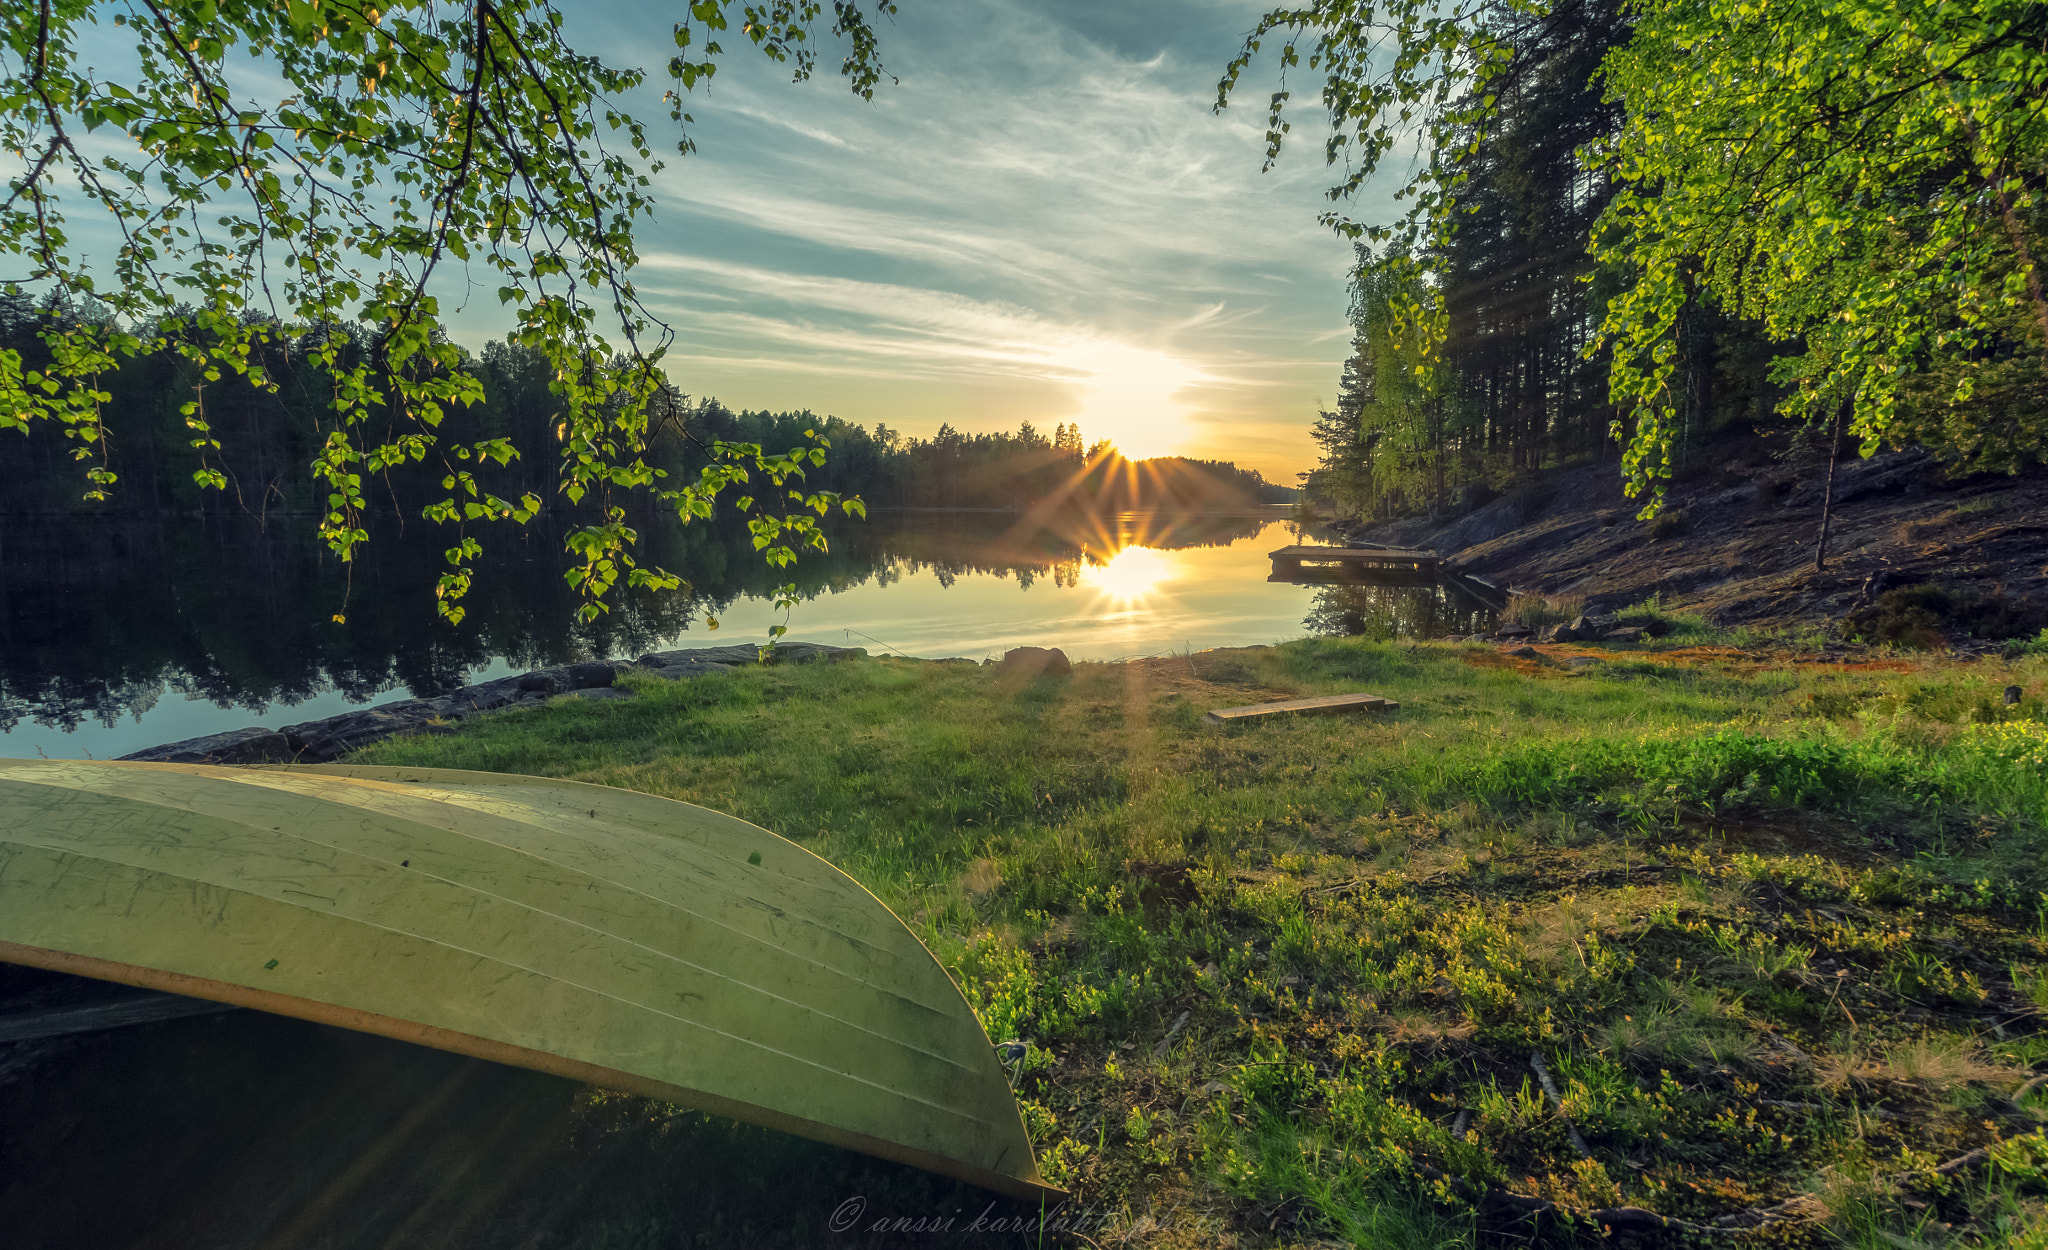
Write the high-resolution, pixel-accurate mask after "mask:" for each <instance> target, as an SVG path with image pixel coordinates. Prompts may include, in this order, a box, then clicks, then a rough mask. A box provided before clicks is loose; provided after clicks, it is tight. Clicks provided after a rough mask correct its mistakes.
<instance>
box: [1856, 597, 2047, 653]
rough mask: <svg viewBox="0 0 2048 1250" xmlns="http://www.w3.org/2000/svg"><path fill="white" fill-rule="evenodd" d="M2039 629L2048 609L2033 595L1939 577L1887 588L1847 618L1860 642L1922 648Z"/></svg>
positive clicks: (2018, 635) (2019, 634)
mask: <svg viewBox="0 0 2048 1250" xmlns="http://www.w3.org/2000/svg"><path fill="white" fill-rule="evenodd" d="M2037 630H2043V631H2048V610H2044V609H2043V608H2041V607H2039V606H2038V605H2036V604H2034V603H2033V602H2032V601H2030V600H2026V599H2014V598H2011V597H2009V596H2006V595H2003V594H1992V595H1982V596H1980V595H1977V594H1975V593H1973V592H1971V591H1967V590H1950V589H1949V588H1948V587H1946V586H1939V585H1936V584H1935V583H1933V582H1922V583H1920V584H1919V585H1917V586H1901V587H1899V588H1898V589H1897V590H1887V591H1885V592H1884V593H1883V594H1882V595H1879V596H1878V597H1877V602H1876V603H1873V604H1871V605H1870V606H1869V607H1867V608H1863V609H1861V610H1860V611H1857V612H1853V613H1851V614H1850V615H1849V618H1848V619H1847V620H1846V621H1844V622H1843V632H1844V633H1845V634H1846V635H1847V636H1848V637H1850V638H1852V639H1855V640H1857V641H1859V642H1883V643H1891V644H1892V645H1894V646H1899V647H1912V648H1916V649H1919V650H1931V649H1933V648H1936V647H1940V646H1943V645H1945V643H1946V641H1947V639H1948V637H1949V636H1951V635H1957V634H1968V635H1972V636H1975V637H1978V638H2022V637H2026V636H2027V635H2029V634H2033V633H2034V632H2035V631H2037Z"/></svg>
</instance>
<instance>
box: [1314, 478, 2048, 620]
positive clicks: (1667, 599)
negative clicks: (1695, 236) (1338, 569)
mask: <svg viewBox="0 0 2048 1250" xmlns="http://www.w3.org/2000/svg"><path fill="white" fill-rule="evenodd" d="M1720 452H1721V454H1719V455H1717V456H1715V457H1712V458H1710V459H1709V462H1708V464H1707V465H1705V466H1703V467H1700V468H1696V469H1695V470H1694V471H1693V472H1692V473H1691V474H1690V475H1689V476H1687V477H1683V478H1681V480H1680V481H1679V482H1678V483H1676V484H1675V485H1674V486H1673V488H1672V490H1671V492H1670V494H1669V496H1668V501H1667V506H1666V515H1665V516H1663V517H1660V518H1658V519H1657V520H1653V521H1642V520H1638V519H1636V515H1635V514H1636V511H1637V508H1638V507H1639V506H1640V501H1638V500H1630V499H1627V498H1625V497H1624V496H1623V494H1622V490H1621V480H1620V474H1619V472H1618V471H1617V469H1616V467H1615V466H1614V465H1613V464H1612V463H1606V464H1598V465H1590V466H1585V467H1581V468H1576V469H1569V470H1562V471H1559V472H1557V473H1555V474H1552V475H1551V476H1549V477H1547V478H1544V479H1543V480H1541V481H1537V482H1533V483H1529V484H1527V485H1525V486H1522V487H1520V488H1517V489H1516V490H1514V491H1513V492H1511V493H1509V494H1507V495H1505V496H1503V497H1501V498H1499V499H1496V500H1494V501H1492V502H1490V503H1488V504H1486V505H1485V506H1483V507H1479V508H1476V509H1474V510H1472V511H1469V512H1467V513H1466V514H1464V515H1462V516H1458V517H1455V518H1451V519H1442V518H1438V519H1431V518H1411V519H1407V520H1402V521H1396V522H1389V523H1381V524H1377V525H1361V524H1356V523H1351V524H1343V523H1340V524H1339V525H1337V526H1335V527H1334V528H1336V529H1337V530H1338V531H1339V532H1340V533H1342V534H1343V535H1344V536H1345V537H1346V538H1348V539H1350V540H1352V541H1360V542H1381V543H1390V544H1396V545H1401V546H1413V547H1423V548H1432V549H1434V550H1436V551H1438V552H1440V553H1442V554H1444V555H1445V556H1447V557H1449V558H1450V559H1451V561H1452V563H1453V565H1454V566H1455V567H1456V568H1458V569H1459V570H1461V571H1464V572H1468V573H1472V574H1476V575H1478V576H1480V577H1484V578H1486V579H1488V580H1489V581H1492V582H1494V583H1496V584H1498V585H1500V586H1502V587H1505V588H1510V589H1512V590H1515V591H1520V592H1525V593H1533V594H1543V595H1546V596H1584V597H1585V600H1586V606H1587V607H1588V608H1589V609H1603V608H1605V609H1612V608H1617V607H1622V606H1626V605H1629V604H1634V603H1638V602H1641V601H1643V600H1645V599H1648V598H1650V597H1651V596H1658V597H1660V598H1661V600H1662V602H1663V603H1664V605H1665V606H1666V607H1669V608H1677V609H1682V610H1692V611H1698V612H1700V613H1702V614H1703V615H1705V616H1706V617H1707V618H1708V619H1709V620H1710V621H1711V622H1713V623H1715V624H1719V625H1754V626H1760V627H1766V628H1769V627H1785V626H1792V625H1798V624H1805V623H1814V622H1816V621H1818V620H1826V619H1838V618H1841V617H1843V616H1845V615H1847V614H1848V613H1850V612H1852V611H1855V610H1856V609H1858V608H1861V607H1865V606H1867V605H1868V604H1869V603H1871V602H1872V601H1873V600H1874V599H1875V598H1876V597H1877V596H1878V594H1879V593H1881V592H1882V591H1883V590H1884V589H1886V588H1887V587H1901V586H1910V585H1916V584H1920V583H1934V584H1937V585H1941V586H1945V587H1948V588H1949V589H1951V590H1954V591H1961V592H1964V594H1965V597H1969V596H1975V597H1976V598H1978V599H1980V600H1983V599H1988V598H1990V597H1991V596H2003V597H2005V598H2006V599H2007V600H2009V601H2014V602H2016V603H2017V604H2018V605H2020V606H2021V608H2022V611H2021V612H2020V613H2019V616H2020V618H2022V619H2031V614H2034V613H2048V471H2043V470H2041V469H2039V468H2037V469H2035V470H2032V471H2030V472H2027V473H2023V474H2020V475H2017V476H2011V477H2007V476H1980V477H1975V478H1970V479H1966V480H1963V481H1949V480H1947V479H1945V477H1944V476H1943V474H1942V471H1941V469H1940V467H1939V466H1938V465H1937V464H1936V463H1935V462H1934V461H1933V459H1932V458H1931V457H1929V456H1928V455H1926V454H1925V453H1923V452H1917V451H1908V452H1888V453H1883V454H1880V455H1878V456H1875V457H1872V458H1871V459H1869V460H1861V459H1856V458H1854V457H1847V458H1845V459H1844V460H1843V461H1842V463H1841V464H1840V465H1839V466H1838V468H1837V470H1836V476H1835V509H1834V519H1833V522H1832V526H1831V536H1830V538H1829V544H1828V561H1827V566H1826V569H1825V570H1824V571H1822V572H1815V571H1814V569H1813V556H1814V544H1815V540H1816V538H1817V537H1818V534H1819V529H1820V518H1821V501H1822V491H1823V488H1824V485H1825V481H1826V468H1827V466H1826V465H1825V464H1820V465H1817V466H1809V467H1807V468H1805V469H1804V470H1803V471H1799V472H1794V471H1791V470H1787V469H1785V468H1784V467H1783V466H1780V465H1778V464H1775V463H1774V462H1773V461H1772V460H1771V458H1770V457H1769V456H1768V455H1767V454H1766V453H1765V451H1764V449H1763V446H1762V444H1761V443H1760V442H1757V441H1755V440H1745V441H1743V442H1738V443H1730V444H1727V445H1724V446H1723V447H1722V448H1721V449H1720Z"/></svg>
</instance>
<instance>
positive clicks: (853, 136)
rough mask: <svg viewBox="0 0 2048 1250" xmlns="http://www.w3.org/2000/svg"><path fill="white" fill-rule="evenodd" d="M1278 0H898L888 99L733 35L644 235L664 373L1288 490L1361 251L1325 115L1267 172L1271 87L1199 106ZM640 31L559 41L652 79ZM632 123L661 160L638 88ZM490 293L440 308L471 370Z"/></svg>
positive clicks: (654, 118) (591, 30)
mask: <svg viewBox="0 0 2048 1250" xmlns="http://www.w3.org/2000/svg"><path fill="white" fill-rule="evenodd" d="M1263 7H1264V6H1263V5H1261V4H1256V3H1253V4H1246V3H1238V2H1235V0H1229V2H1226V0H1180V2H1177V3H1166V2H1163V0H1117V2H1116V3H1110V4H1104V3H1099V2H1098V3H1082V2H1080V0H942V2H938V0H905V2H904V3H903V4H902V6H901V10H902V11H901V13H900V15H899V16H898V17H897V18H896V19H895V21H894V22H893V24H890V25H887V26H885V27H884V28H883V30H882V46H883V54H884V60H885V63H886V65H887V67H888V69H889V70H890V71H891V72H892V73H893V74H894V75H896V77H897V79H898V82H896V83H895V84H893V85H891V84H885V85H884V86H883V87H882V88H880V89H879V90H877V92H876V93H875V97H874V100H873V101H872V102H871V103H870V102H864V101H861V100H859V99H858V98H856V97H854V96H853V95H852V93H851V92H849V91H848V90H847V89H846V86H845V84H844V82H843V81H842V80H841V79H840V78H839V77H838V76H837V74H836V73H834V72H832V70H833V67H835V66H836V63H837V59H838V55H839V54H838V53H837V52H836V51H833V50H830V49H828V50H827V55H825V56H823V57H821V63H822V64H821V72H820V73H819V75H818V76H817V77H816V78H815V79H813V80H812V81H809V82H806V83H801V84H792V83H791V82H790V81H789V72H788V70H787V69H784V68H781V67H778V66H775V65H774V64H772V63H770V62H768V61H767V60H766V59H765V58H763V57H760V56H759V55H758V54H755V53H753V52H752V50H751V49H748V48H744V46H743V45H744V40H743V39H742V38H741V37H739V36H738V35H737V34H733V35H730V36H729V37H728V38H727V39H726V41H725V42H726V44H727V46H728V47H730V48H735V51H734V52H733V53H731V54H729V55H728V58H727V61H726V63H725V64H724V65H723V67H722V68H721V69H720V70H719V71H718V73H717V74H716V76H715V77H714V78H713V79H712V81H711V83H710V84H709V86H708V89H707V88H706V86H704V85H700V86H699V87H698V88H697V89H696V91H694V92H693V93H692V96H691V99H690V102H689V103H690V109H691V111H692V114H693V116H694V117H695V118H696V124H695V126H694V127H692V133H693V135H694V137H695V139H696V141H697V144H698V150H697V152H696V154H694V155H691V156H688V157H681V158H674V159H671V160H670V161H669V163H668V168H667V169H666V170H664V171H663V172H662V173H661V174H660V175H658V176H657V178H656V183H655V186H654V192H655V194H656V197H657V208H656V215H655V218H654V220H653V222H652V223H651V224H645V225H643V226H642V227H641V232H640V247H641V253H642V256H643V266H642V269H641V271H640V274H639V278H638V282H639V284H640V287H641V290H642V293H643V295H644V296H645V297H646V298H647V300H648V303H649V305H650V307H651V308H652V309H653V311H655V312H656V313H657V314H658V315H660V316H662V317H663V318H664V319H665V320H667V321H668V322H670V324H672V325H673V326H674V327H675V331H676V334H677V341H676V344H675V346H674V347H673V348H672V349H671V350H670V353H669V356H668V358H667V364H668V367H669V372H670V374H671V376H672V377H673V378H674V380H675V382H676V383H677V385H678V386H680V387H681V388H682V389H683V390H684V391H685V392H687V393H689V394H691V395H692V396H697V397H706V396H715V397H717V398H718V399H719V400H721V401H722V402H724V403H725V404H727V405H728V406H730V407H739V408H768V409H776V410H793V409H810V410H811V411H814V412H817V413H820V414H832V415H837V416H839V417H842V418H845V419H847V420H849V421H854V422H857V423H859V424H862V425H869V426H871V425H873V424H875V423H878V422H879V423H884V424H886V425H888V426H889V427H890V428H891V429H896V430H901V431H903V432H905V433H909V434H915V435H920V436H928V435H930V434H931V433H933V432H934V431H936V430H937V429H938V428H939V426H940V425H941V424H943V423H950V424H952V425H953V426H954V427H955V428H957V429H962V430H967V431H970V432H972V431H987V430H994V429H998V428H1001V429H1015V428H1016V427H1017V426H1018V425H1019V424H1020V423H1022V422H1026V421H1028V422H1031V423H1032V424H1033V425H1035V426H1037V427H1038V428H1039V429H1040V430H1041V431H1044V432H1046V433H1048V434H1050V433H1051V431H1052V429H1053V427H1054V426H1055V425H1056V424H1058V423H1060V422H1066V421H1078V422H1079V423H1080V425H1081V429H1082V434H1083V437H1084V438H1086V439H1087V440H1088V441H1090V442H1093V441H1094V440H1096V439H1099V438H1109V439H1112V440H1114V441H1115V442H1116V443H1117V444H1118V446H1119V447H1120V448H1122V449H1123V450H1124V451H1125V452H1126V453H1127V454H1131V455H1134V456H1139V455H1158V454H1168V453H1175V454H1185V455H1193V456H1203V457H1215V458H1220V459H1228V460H1235V461H1236V462H1238V463H1239V464H1241V465H1243V466H1245V467H1248V468H1256V469H1259V470H1261V471H1263V472H1264V473H1265V474H1266V476H1267V478H1268V479H1269V480H1273V481H1278V482H1283V483H1292V482H1294V480H1295V475H1296V474H1297V473H1300V472H1302V471H1305V470H1307V469H1309V468H1311V467H1312V466H1313V464H1314V459H1315V456H1314V449H1313V446H1312V444H1311V443H1310V441H1309V437H1308V430H1309V427H1310V425H1311V423H1312V422H1313V420H1314V417H1315V413H1316V409H1317V405H1318V402H1319V401H1320V402H1322V403H1325V404H1327V403H1328V402H1330V401H1332V400H1334V398H1335V394H1336V389H1337V378H1338V374H1339V370H1340V367H1341V362H1342V360H1343V358H1344V356H1345V355H1346V352H1347V348H1348V344H1349V334H1350V332H1349V329H1348V327H1347V326H1346V323H1345V320H1344V306H1345V282H1346V279H1347V276H1348V270H1349V262H1350V255H1351V253H1350V246H1349V245H1348V244H1347V243H1345V242H1344V241H1343V240H1341V239H1339V238H1338V237H1336V236H1335V235H1334V234H1332V233H1330V232H1329V231H1328V230H1326V229H1325V228H1323V227H1321V226H1319V225H1318V224H1317V223H1316V216H1317V214H1318V213H1319V212H1320V211H1322V209H1323V208H1324V207H1326V201H1325V200H1324V199H1323V197H1322V191H1323V188H1324V187H1325V186H1326V185H1328V183H1329V182H1330V181H1331V180H1332V179H1331V176H1330V171H1329V170H1327V169H1326V168H1325V166H1324V165H1323V162H1322V154H1321V145H1320V142H1319V139H1320V136H1319V134H1318V133H1317V129H1318V127H1317V122H1318V120H1319V117H1320V114H1319V113H1317V112H1316V107H1315V100H1314V93H1313V92H1312V91H1309V92H1303V91H1300V90H1299V89H1298V90H1297V95H1296V98H1297V99H1298V100H1302V101H1303V102H1304V103H1305V105H1306V107H1305V108H1304V109H1302V111H1301V115H1300V117H1299V118H1298V126H1297V130H1298V133H1299V134H1300V135H1301V136H1302V137H1304V138H1305V139H1306V140H1307V141H1306V142H1305V143H1301V144H1298V145H1297V146H1296V147H1294V148H1292V149H1290V150H1289V151H1287V152H1286V153H1284V154H1283V156H1282V159H1281V161H1280V163H1279V165H1278V166H1277V167H1276V168H1275V169H1274V170H1273V171H1272V172H1269V173H1263V174H1262V173H1261V172H1260V165H1261V163H1262V159H1263V151H1264V149H1263V135H1264V129H1265V127H1264V115H1263V106H1264V103H1265V100H1266V97H1267V95H1268V94H1270V92H1271V91H1272V89H1273V74H1274V73H1275V67H1274V66H1273V65H1271V64H1270V63H1269V64H1265V65H1262V66H1259V67H1257V70H1258V72H1256V73H1254V74H1252V75H1248V76H1247V80H1246V88H1245V91H1244V94H1243V96H1242V97H1241V98H1242V100H1243V101H1244V106H1241V107H1233V108H1232V109H1230V110H1229V111H1228V112H1227V113H1225V114H1224V115H1221V116H1217V115H1215V114H1213V113H1212V112H1211V108H1210V106H1211V104H1212V103H1213V101H1214V98H1215V84H1216V80H1217V78H1218V76H1219V74H1220V72H1221V70H1222V68H1223V66H1224V65H1225V63H1226V62H1227V61H1228V59H1229V58H1230V57H1231V55H1233V54H1234V53H1235V52H1236V50H1237V48H1238V47H1239V46H1240V44H1241V43H1242V42H1243V39H1244V36H1245V34H1246V33H1247V32H1248V31H1249V30H1250V29H1251V27H1252V26H1253V24H1254V23H1255V22H1256V20H1257V17H1258V15H1259V13H1260V12H1261V11H1262V9H1263ZM647 12H649V10H648V9H645V8H637V7H634V6H627V5H619V4H614V5H606V6H572V7H571V13H572V19H571V20H572V27H571V30H570V32H569V33H570V36H571V40H572V42H577V43H580V44H582V45H583V46H585V47H586V48H587V49H588V50H590V51H594V52H597V53H599V54H600V55H601V56H603V57H604V58H605V59H606V60H608V61H611V62H613V63H614V64H642V65H648V66H650V67H652V68H658V67H659V65H660V63H661V61H662V60H663V59H664V58H665V56H666V54H667V52H668V51H669V44H670V40H669V37H668V36H669V27H670V22H671V21H672V17H671V15H670V14H669V13H668V12H667V11H666V10H665V9H662V8H659V7H657V8H655V9H654V10H652V20H642V19H641V17H640V16H639V14H641V13H647ZM653 77H654V78H656V79H658V80H660V81H661V82H663V83H665V82H666V78H665V75H661V74H659V73H657V74H655V75H654V76H653ZM1295 85H1296V86H1297V88H1299V87H1300V84H1295ZM633 103H634V104H635V105H636V106H639V107H637V109H636V111H638V112H639V113H640V114H641V116H642V117H643V118H646V119H648V120H649V121H650V123H651V127H652V130H653V131H654V132H655V133H656V134H658V135H664V136H666V137H667V138H668V139H669V140H670V141H671V142H672V140H673V137H674V136H673V131H672V129H671V128H670V123H669V122H668V121H667V118H666V114H665V110H662V109H661V108H660V107H659V106H658V104H656V103H655V102H654V100H653V97H652V95H650V96H649V98H648V99H647V100H645V101H634V102H633ZM658 146H659V145H658ZM491 289H492V286H491V285H490V284H489V283H488V282H487V281H486V280H485V279H482V278H480V279H479V282H478V285H477V286H476V287H474V288H472V292H471V294H470V296H469V298H467V299H465V300H459V301H456V303H457V304H458V305H459V306H458V307H456V308H454V309H448V308H446V307H445V306H444V311H445V312H449V313H450V314H451V315H450V320H451V322H452V323H453V324H454V326H455V328H456V330H457V333H458V336H459V337H461V338H463V339H464V340H468V339H472V338H473V339H476V340H477V343H475V344H471V346H480V345H481V341H482V340H483V339H485V338H489V337H494V336H495V335H496V334H497V333H500V332H501V329H502V328H501V327H500V326H499V325H498V322H499V321H500V320H501V319H502V312H501V310H500V309H499V306H498V305H497V302H496V300H495V298H493V297H492V296H491V295H489V294H488V292H489V291H490V290H491Z"/></svg>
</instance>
